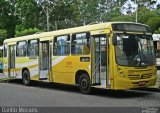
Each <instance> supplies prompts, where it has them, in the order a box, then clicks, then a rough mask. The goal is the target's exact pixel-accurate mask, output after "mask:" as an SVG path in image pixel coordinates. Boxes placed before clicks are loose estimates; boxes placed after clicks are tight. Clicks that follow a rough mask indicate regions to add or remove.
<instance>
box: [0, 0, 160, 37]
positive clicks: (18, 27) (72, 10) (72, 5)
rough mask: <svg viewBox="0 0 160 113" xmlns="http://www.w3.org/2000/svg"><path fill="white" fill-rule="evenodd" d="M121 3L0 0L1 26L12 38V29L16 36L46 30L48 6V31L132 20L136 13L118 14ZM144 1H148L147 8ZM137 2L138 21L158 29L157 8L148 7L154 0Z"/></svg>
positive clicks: (116, 0) (103, 0) (109, 0)
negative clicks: (95, 23)
mask: <svg viewBox="0 0 160 113" xmlns="http://www.w3.org/2000/svg"><path fill="white" fill-rule="evenodd" d="M37 1H41V3H40V2H37ZM48 1H49V2H48ZM124 2H126V0H0V29H3V30H6V36H5V38H10V37H14V36H15V31H16V36H23V35H28V34H32V33H35V32H39V30H40V31H46V29H47V21H46V20H47V17H46V15H47V9H48V11H49V23H50V30H56V29H64V28H69V27H77V26H81V25H87V24H89V23H91V22H108V21H131V22H135V13H134V14H130V15H122V14H121V12H120V8H121V6H122V5H123V4H124ZM144 2H148V3H149V4H148V6H147V7H146V6H144V5H143V4H144ZM137 3H138V4H139V5H138V6H139V8H138V13H137V14H138V22H139V23H143V24H148V25H149V26H150V27H151V29H152V31H153V32H159V26H160V18H159V17H160V13H159V12H160V8H159V7H158V6H157V9H153V8H152V7H151V6H152V5H153V4H155V2H152V0H137ZM159 6H160V5H159ZM149 8H150V9H149ZM151 9H152V10H151ZM35 28H37V29H35Z"/></svg>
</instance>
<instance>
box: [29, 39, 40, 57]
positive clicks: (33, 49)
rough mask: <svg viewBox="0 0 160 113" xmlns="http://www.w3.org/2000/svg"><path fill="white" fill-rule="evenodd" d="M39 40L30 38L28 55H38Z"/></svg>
mask: <svg viewBox="0 0 160 113" xmlns="http://www.w3.org/2000/svg"><path fill="white" fill-rule="evenodd" d="M38 47H39V46H38V40H29V41H28V56H32V57H33V56H37V55H38Z"/></svg>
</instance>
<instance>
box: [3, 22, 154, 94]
mask: <svg viewBox="0 0 160 113" xmlns="http://www.w3.org/2000/svg"><path fill="white" fill-rule="evenodd" d="M3 55H4V70H3V73H4V75H3V76H6V77H9V78H10V77H11V78H19V79H22V80H23V83H24V85H29V84H30V82H31V80H38V81H48V82H54V83H63V84H71V85H78V86H79V88H80V91H81V92H82V93H85V94H88V93H90V91H91V88H92V87H98V88H108V89H114V90H121V89H132V88H141V87H148V86H153V85H155V82H156V77H157V76H156V71H157V70H156V65H155V57H154V56H155V55H154V47H153V39H152V34H151V32H150V31H149V28H148V26H147V25H143V24H140V23H132V22H107V23H99V24H92V25H86V26H81V27H75V28H68V29H63V30H57V31H51V32H44V33H39V34H34V35H28V36H22V37H16V38H11V39H6V40H4V54H3Z"/></svg>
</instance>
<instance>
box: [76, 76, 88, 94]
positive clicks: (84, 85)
mask: <svg viewBox="0 0 160 113" xmlns="http://www.w3.org/2000/svg"><path fill="white" fill-rule="evenodd" d="M79 89H80V91H81V92H82V93H84V94H89V93H90V92H91V82H90V78H89V76H88V75H87V74H85V73H84V74H82V75H80V77H79Z"/></svg>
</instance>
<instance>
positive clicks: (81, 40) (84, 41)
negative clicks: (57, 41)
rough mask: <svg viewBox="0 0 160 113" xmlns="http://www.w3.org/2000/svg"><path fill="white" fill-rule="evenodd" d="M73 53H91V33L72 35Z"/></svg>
mask: <svg viewBox="0 0 160 113" xmlns="http://www.w3.org/2000/svg"><path fill="white" fill-rule="evenodd" d="M71 50H72V51H71V53H72V54H78V55H81V54H84V55H87V54H89V53H90V33H80V34H73V35H72V49H71Z"/></svg>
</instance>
